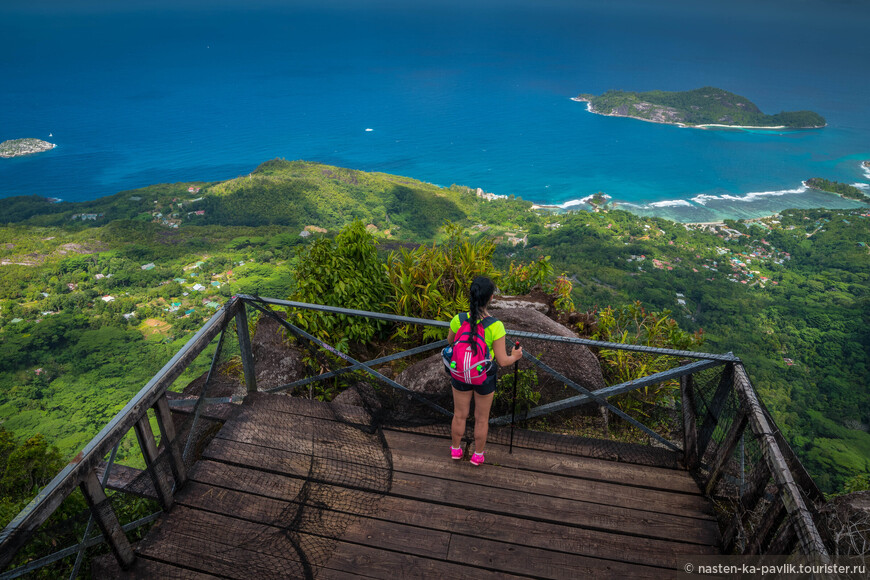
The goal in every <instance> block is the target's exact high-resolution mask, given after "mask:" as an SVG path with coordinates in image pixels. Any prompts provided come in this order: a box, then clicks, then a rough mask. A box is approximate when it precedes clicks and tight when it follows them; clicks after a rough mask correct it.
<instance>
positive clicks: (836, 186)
mask: <svg viewBox="0 0 870 580" xmlns="http://www.w3.org/2000/svg"><path fill="white" fill-rule="evenodd" d="M807 187H812V188H813V189H818V190H819V191H827V192H830V193H836V194H837V195H842V196H843V197H848V198H850V199H857V200H858V201H865V200H868V201H870V197H868V196H867V195H865V194H864V192H863V191H861V190H860V189H858V188H857V187H855V186H853V185H849V184H848V183H840V182H839V181H828V180H827V179H822V178H821V177H812V178H810V179H807Z"/></svg>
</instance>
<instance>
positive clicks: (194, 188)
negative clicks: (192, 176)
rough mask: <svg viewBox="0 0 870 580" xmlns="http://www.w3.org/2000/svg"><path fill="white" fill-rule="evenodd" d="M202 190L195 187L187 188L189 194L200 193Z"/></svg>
mask: <svg viewBox="0 0 870 580" xmlns="http://www.w3.org/2000/svg"><path fill="white" fill-rule="evenodd" d="M200 189H202V188H200V187H195V186H193V185H191V186H190V187H188V188H187V191H188V193H199V190H200Z"/></svg>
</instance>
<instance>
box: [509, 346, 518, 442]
mask: <svg viewBox="0 0 870 580" xmlns="http://www.w3.org/2000/svg"><path fill="white" fill-rule="evenodd" d="M519 347H520V341H516V342H515V343H514V348H519ZM519 365H520V361H517V362H515V363H514V394H513V396H512V397H511V444H510V447H509V448H508V454H511V455H512V454H513V452H514V419H516V416H517V378H518V376H519Z"/></svg>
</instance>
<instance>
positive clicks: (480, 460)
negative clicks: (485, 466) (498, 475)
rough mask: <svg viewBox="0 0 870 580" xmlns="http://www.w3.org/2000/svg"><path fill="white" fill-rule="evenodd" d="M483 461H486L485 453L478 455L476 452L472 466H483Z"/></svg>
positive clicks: (472, 459)
mask: <svg viewBox="0 0 870 580" xmlns="http://www.w3.org/2000/svg"><path fill="white" fill-rule="evenodd" d="M483 461H484V457H483V453H478V452H477V451H475V452H474V453H473V454H472V455H471V464H472V465H481V464H482V463H483Z"/></svg>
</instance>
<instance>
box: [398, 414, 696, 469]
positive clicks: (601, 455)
mask: <svg viewBox="0 0 870 580" xmlns="http://www.w3.org/2000/svg"><path fill="white" fill-rule="evenodd" d="M388 428H389V429H390V430H395V431H406V432H413V433H426V434H431V435H441V434H442V433H443V437H445V438H448V439H449V438H450V425H449V424H447V425H440V426H439V425H430V426H426V427H399V426H392V425H391V426H388ZM469 436H470V435H469ZM509 442H510V429H509V428H508V427H492V426H491V427H490V429H489V436H488V437H487V440H486V444H487V445H490V444H492V443H497V444H501V445H508V444H509ZM517 447H521V448H524V449H537V450H539V451H547V452H554V453H562V454H566V455H570V456H573V457H589V458H596V459H603V460H606V461H618V462H621V463H625V464H627V465H632V464H633V465H646V466H650V467H661V468H668V469H680V470H682V469H684V468H685V466H684V465H683V463H682V461H683V454H682V453H676V452H674V451H671V450H669V449H663V448H661V447H652V446H649V445H640V444H636V443H623V442H621V441H610V440H604V439H592V438H589V437H579V436H573V435H561V434H559V433H544V432H540V431H529V430H527V429H515V430H514V449H516V448H517Z"/></svg>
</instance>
